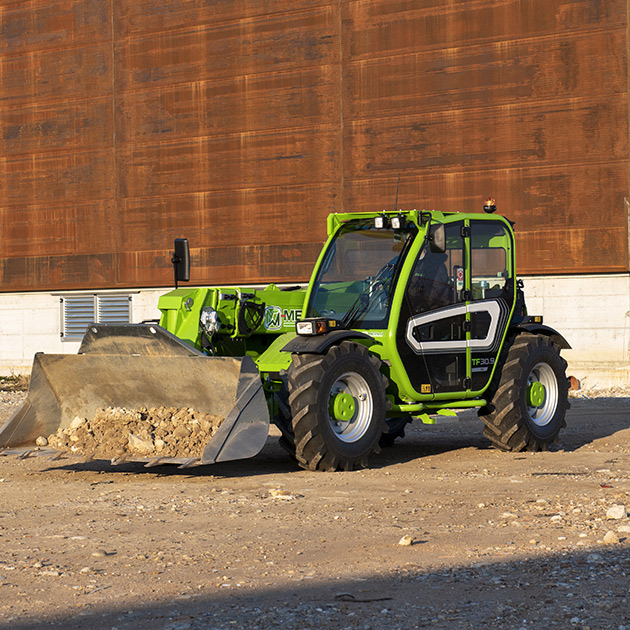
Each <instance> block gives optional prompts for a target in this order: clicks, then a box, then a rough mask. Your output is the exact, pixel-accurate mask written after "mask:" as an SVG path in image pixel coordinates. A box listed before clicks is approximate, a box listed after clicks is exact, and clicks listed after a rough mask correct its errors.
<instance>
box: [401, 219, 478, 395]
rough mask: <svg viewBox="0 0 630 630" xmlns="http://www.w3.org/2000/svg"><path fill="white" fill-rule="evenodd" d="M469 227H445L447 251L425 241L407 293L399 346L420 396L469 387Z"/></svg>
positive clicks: (461, 390)
mask: <svg viewBox="0 0 630 630" xmlns="http://www.w3.org/2000/svg"><path fill="white" fill-rule="evenodd" d="M433 227H435V224H434V226H433ZM465 228H466V225H465V222H464V221H458V222H455V223H448V224H444V230H445V237H446V238H445V240H446V250H445V251H444V252H443V253H442V252H440V253H436V252H432V251H431V249H430V247H429V245H428V243H425V245H424V247H423V248H422V250H421V251H420V254H419V255H418V258H417V260H416V262H415V264H414V267H413V270H412V272H411V274H410V276H409V280H408V282H407V286H406V289H405V294H404V297H403V300H402V304H401V311H400V317H399V320H398V329H397V331H396V345H397V349H398V353H399V355H400V358H401V360H402V363H403V365H404V367H405V370H406V372H407V375H408V377H409V380H410V382H411V385H412V386H413V388H414V390H415V391H416V392H417V393H418V394H440V393H446V392H464V391H465V390H466V389H467V386H469V382H468V380H467V379H468V375H469V373H470V368H469V362H470V361H469V352H467V339H468V337H469V332H468V324H467V323H466V322H467V319H468V315H467V305H466V298H467V291H466V260H467V250H466V247H467V246H466V241H467V236H466V235H467V230H466V229H465Z"/></svg>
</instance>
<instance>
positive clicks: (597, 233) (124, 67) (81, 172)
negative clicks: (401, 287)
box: [0, 0, 630, 291]
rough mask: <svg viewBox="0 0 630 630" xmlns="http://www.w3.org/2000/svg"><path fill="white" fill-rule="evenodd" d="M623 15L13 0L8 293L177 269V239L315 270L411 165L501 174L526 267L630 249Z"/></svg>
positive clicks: (590, 264)
mask: <svg viewBox="0 0 630 630" xmlns="http://www.w3.org/2000/svg"><path fill="white" fill-rule="evenodd" d="M626 12H627V2H626V1H625V0H624V1H622V0H529V1H528V2H522V1H520V0H497V1H494V0H480V1H475V2H470V1H468V0H423V1H419V0H399V1H397V2H391V0H360V1H359V0H356V1H350V0H342V2H337V1H336V0H334V1H333V0H330V1H328V2H325V1H324V0H296V1H295V2H293V3H291V5H290V6H288V5H287V3H286V2H281V1H280V0H251V1H248V2H237V1H234V0H220V1H216V0H213V1H209V0H187V1H186V2H182V1H181V0H134V1H132V0H113V1H112V2H102V1H100V0H67V1H64V2H62V1H61V0H57V1H53V0H29V2H13V1H12V2H1V1H0V228H1V229H2V230H3V235H4V236H5V237H6V235H8V239H9V241H10V244H9V245H7V246H5V247H4V251H3V254H2V256H3V257H4V258H2V259H0V290H3V291H12V290H21V289H60V288H63V289H70V288H101V287H105V286H111V287H124V286H158V285H163V284H169V283H170V281H171V270H170V265H169V260H168V258H169V256H168V252H169V251H170V248H171V242H172V238H173V237H174V236H187V237H188V238H189V240H190V242H191V246H192V247H193V263H194V264H195V265H196V268H195V270H194V272H193V274H194V276H195V277H194V281H195V282H196V283H200V284H203V283H204V282H226V283H227V282H257V281H265V280H273V279H275V280H289V281H290V280H292V279H299V280H305V279H306V278H307V277H308V275H309V273H310V267H311V265H312V262H313V261H314V259H315V256H316V254H317V252H318V251H319V243H320V242H321V241H322V240H323V239H324V236H325V224H324V219H325V215H326V214H327V213H328V212H330V211H335V210H364V209H374V208H378V209H380V208H382V207H387V206H388V205H392V204H393V200H394V196H395V187H396V179H397V176H398V173H401V188H400V197H399V198H400V205H402V206H404V207H429V208H438V209H445V210H455V209H457V210H470V209H477V208H480V206H481V203H482V201H483V198H484V197H485V196H487V195H489V194H492V195H494V196H495V197H496V198H497V201H498V203H499V208H500V210H502V211H504V212H506V213H507V214H508V215H509V216H510V218H512V219H515V220H516V221H517V226H516V227H517V239H518V243H517V245H518V257H519V265H520V268H521V272H522V273H550V272H562V273H572V272H573V273H577V272H599V271H624V270H628V251H627V250H628V232H627V230H628V227H627V211H626V207H625V205H624V201H623V198H624V196H630V195H628V166H629V165H628V151H629V148H628V102H627V98H628V87H627V84H628V76H627V65H628V59H627V34H626V27H627V13H626ZM602 225H604V226H605V228H606V229H605V230H602V227H601V226H602ZM603 232H605V234H603Z"/></svg>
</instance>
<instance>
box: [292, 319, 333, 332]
mask: <svg viewBox="0 0 630 630" xmlns="http://www.w3.org/2000/svg"><path fill="white" fill-rule="evenodd" d="M332 328H337V320H336V319H324V318H314V319H303V320H301V321H299V322H297V323H296V325H295V332H297V334H298V335H324V334H326V333H327V332H328V331H329V330H331V329H332Z"/></svg>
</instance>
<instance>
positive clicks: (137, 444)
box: [129, 433, 153, 455]
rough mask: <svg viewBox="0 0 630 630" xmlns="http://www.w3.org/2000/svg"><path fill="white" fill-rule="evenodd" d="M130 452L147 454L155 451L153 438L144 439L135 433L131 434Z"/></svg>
mask: <svg viewBox="0 0 630 630" xmlns="http://www.w3.org/2000/svg"><path fill="white" fill-rule="evenodd" d="M129 452H131V453H138V454H140V455H147V454H148V453H152V452H153V442H152V441H151V440H143V439H142V438H139V437H138V436H137V435H134V434H133V433H130V434H129Z"/></svg>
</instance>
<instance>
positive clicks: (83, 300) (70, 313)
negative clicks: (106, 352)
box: [61, 294, 131, 339]
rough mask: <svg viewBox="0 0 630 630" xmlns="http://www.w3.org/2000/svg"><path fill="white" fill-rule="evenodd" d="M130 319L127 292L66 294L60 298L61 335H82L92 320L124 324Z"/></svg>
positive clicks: (68, 337) (64, 336)
mask: <svg viewBox="0 0 630 630" xmlns="http://www.w3.org/2000/svg"><path fill="white" fill-rule="evenodd" d="M130 320H131V297H130V296H129V295H128V294H100V295H99V294H96V295H94V294H91V295H68V296H64V297H62V298H61V327H62V330H61V337H62V338H63V339H77V338H81V337H83V335H84V334H85V329H86V328H87V327H88V326H89V325H90V324H91V323H93V322H98V323H101V324H126V323H128V322H129V321H130Z"/></svg>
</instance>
